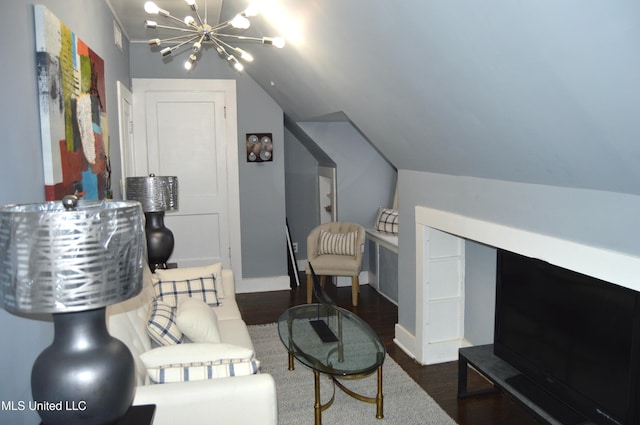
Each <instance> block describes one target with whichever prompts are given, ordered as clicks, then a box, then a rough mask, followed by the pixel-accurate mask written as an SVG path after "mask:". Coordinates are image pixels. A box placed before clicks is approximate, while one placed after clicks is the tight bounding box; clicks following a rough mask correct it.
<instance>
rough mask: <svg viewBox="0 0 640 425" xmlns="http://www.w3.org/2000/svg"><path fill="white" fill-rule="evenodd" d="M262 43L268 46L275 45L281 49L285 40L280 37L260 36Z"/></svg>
mask: <svg viewBox="0 0 640 425" xmlns="http://www.w3.org/2000/svg"><path fill="white" fill-rule="evenodd" d="M262 44H266V45H268V46H275V47H277V48H279V49H282V48H283V47H284V45H285V44H286V42H285V41H284V38H282V37H262Z"/></svg>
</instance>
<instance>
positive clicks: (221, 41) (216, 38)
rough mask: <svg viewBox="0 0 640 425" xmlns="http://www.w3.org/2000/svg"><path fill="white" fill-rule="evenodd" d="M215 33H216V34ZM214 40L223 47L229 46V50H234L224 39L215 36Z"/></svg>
mask: <svg viewBox="0 0 640 425" xmlns="http://www.w3.org/2000/svg"><path fill="white" fill-rule="evenodd" d="M216 35H218V34H216ZM215 40H216V41H217V42H218V43H220V44H221V45H223V46H224V47H227V48H229V49H231V50H234V51H235V48H234V47H233V46H232V45H230V44H229V43H226V42H225V41H223V40H221V39H219V38H218V37H215Z"/></svg>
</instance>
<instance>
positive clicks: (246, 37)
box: [216, 33, 262, 42]
mask: <svg viewBox="0 0 640 425" xmlns="http://www.w3.org/2000/svg"><path fill="white" fill-rule="evenodd" d="M216 36H217V37H229V38H235V39H238V40H245V41H259V42H262V37H260V38H259V37H248V36H245V35H236V34H224V33H216Z"/></svg>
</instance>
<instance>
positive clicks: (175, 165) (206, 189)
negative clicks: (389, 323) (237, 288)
mask: <svg viewBox="0 0 640 425" xmlns="http://www.w3.org/2000/svg"><path fill="white" fill-rule="evenodd" d="M132 87H133V105H134V123H135V124H134V137H135V141H136V142H135V144H134V146H135V148H134V152H135V153H134V158H135V173H136V175H138V176H144V175H148V174H150V173H154V174H155V175H158V176H177V177H178V210H177V211H172V212H168V213H167V214H166V215H165V225H166V226H167V228H169V229H171V231H172V232H173V234H174V237H175V249H174V251H173V255H172V256H171V258H170V259H169V262H177V263H178V266H179V267H189V266H197V265H205V264H211V263H215V262H222V263H223V265H224V267H226V268H232V269H233V270H234V272H235V273H236V276H237V278H241V270H242V268H241V258H240V252H241V251H240V220H239V216H240V214H239V204H240V202H239V187H238V151H237V143H238V141H237V125H236V98H235V81H233V80H179V79H169V80H166V79H134V80H133V83H132Z"/></svg>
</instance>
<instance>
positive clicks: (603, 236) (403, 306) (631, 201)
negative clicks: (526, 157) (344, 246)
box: [398, 170, 640, 343]
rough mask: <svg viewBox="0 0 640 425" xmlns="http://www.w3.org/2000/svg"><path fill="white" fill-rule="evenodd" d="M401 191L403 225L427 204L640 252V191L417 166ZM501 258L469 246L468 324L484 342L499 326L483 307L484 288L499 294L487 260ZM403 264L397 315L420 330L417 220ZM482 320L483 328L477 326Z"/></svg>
mask: <svg viewBox="0 0 640 425" xmlns="http://www.w3.org/2000/svg"><path fill="white" fill-rule="evenodd" d="M398 190H399V211H400V222H401V223H415V206H416V205H422V206H427V207H430V208H435V209H441V210H445V211H450V212H454V213H458V214H462V215H466V216H470V217H474V218H478V219H481V220H486V221H491V222H495V223H499V224H503V225H507V226H512V227H517V228H522V229H525V230H529V231H533V232H537V233H542V234H545V235H550V236H554V237H558V238H562V239H567V240H570V241H574V242H578V243H583V244H586V245H592V246H596V247H600V248H605V249H610V250H613V251H619V252H623V253H627V254H631V255H635V256H640V244H639V243H638V238H637V235H638V233H637V231H636V229H637V226H638V219H637V216H638V211H640V197H639V196H634V195H627V194H621V193H615V192H604V191H597V190H586V189H572V188H564V187H557V186H544V185H534V184H526V183H514V182H506V181H501V180H489V179H480V178H473V177H463V176H449V175H443V174H433V173H425V172H418V171H410V170H400V171H399V173H398ZM487 250H489V251H487ZM494 258H495V254H493V253H492V252H491V248H487V247H484V246H480V245H477V246H472V247H471V248H470V249H469V250H467V259H466V267H467V271H466V274H467V278H468V279H469V278H473V280H474V281H473V282H469V283H468V284H467V288H469V286H471V287H472V290H473V291H474V292H476V295H472V294H470V296H468V297H467V298H466V303H467V310H466V312H467V313H469V315H468V316H465V328H467V329H474V332H476V333H477V339H484V338H486V334H484V333H483V332H486V328H487V326H489V327H491V326H492V323H491V322H487V319H486V317H483V315H484V314H485V313H486V312H485V311H484V309H483V308H481V306H482V305H483V304H486V303H487V302H489V301H488V298H487V297H485V296H484V295H482V290H481V289H479V288H481V287H486V292H488V293H491V294H493V291H494V288H493V286H492V285H494V283H493V282H494V279H495V267H494V268H492V267H491V266H488V265H487V261H489V262H490V261H494V260H493V259H494ZM399 262H400V265H399V269H400V271H399V282H400V283H399V295H398V297H399V309H398V320H399V323H400V325H402V326H403V327H404V328H405V329H407V330H408V331H410V332H412V333H415V314H416V310H415V296H416V287H415V282H416V272H415V271H416V258H415V228H414V226H413V225H403V226H400V235H399ZM492 273H493V275H492ZM474 285H478V286H474ZM476 288H478V289H477V290H476ZM490 314H493V312H491V313H490ZM474 321H475V322H476V323H474ZM481 324H482V326H483V327H484V330H479V329H477V328H478V327H479V326H480V325H481ZM472 338H476V337H475V336H472ZM474 342H476V343H479V342H482V341H474ZM485 342H486V341H485Z"/></svg>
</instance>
